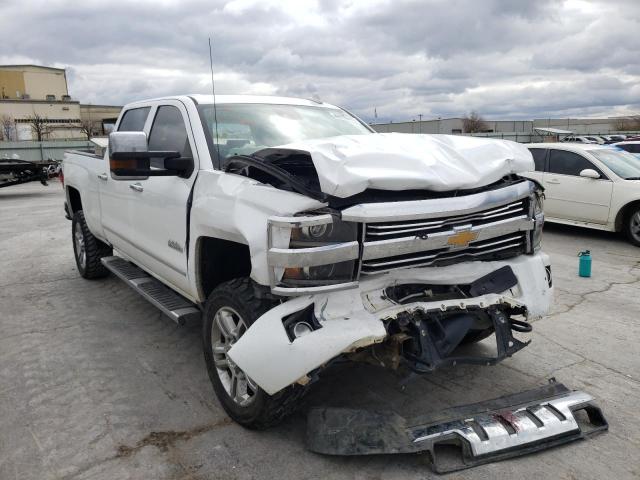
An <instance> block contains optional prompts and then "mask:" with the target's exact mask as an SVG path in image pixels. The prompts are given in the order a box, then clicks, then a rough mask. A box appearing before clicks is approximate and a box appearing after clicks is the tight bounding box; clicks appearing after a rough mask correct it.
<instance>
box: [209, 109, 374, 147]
mask: <svg viewBox="0 0 640 480" xmlns="http://www.w3.org/2000/svg"><path fill="white" fill-rule="evenodd" d="M199 108H200V111H201V113H202V117H203V119H204V128H205V129H206V130H208V131H209V133H210V134H211V138H212V139H213V143H214V146H213V148H214V150H217V149H218V148H219V150H220V156H221V157H222V158H223V159H224V158H227V157H229V156H231V155H250V154H252V153H254V152H256V151H258V150H262V149H263V148H268V147H276V146H279V145H286V144H288V143H293V142H298V141H301V140H310V139H314V138H326V137H334V136H338V135H363V134H369V133H372V132H371V130H370V129H369V128H368V127H367V126H365V125H363V124H362V123H361V122H360V121H359V120H357V119H356V118H354V117H353V116H351V115H350V114H348V113H347V112H345V111H344V110H339V109H335V108H327V107H309V106H302V105H271V104H244V103H235V104H221V105H217V106H216V112H215V116H217V119H218V132H217V137H218V139H219V143H220V145H219V147H218V146H217V145H216V127H215V122H214V118H215V116H214V109H213V105H200V106H199ZM215 153H217V152H212V157H215Z"/></svg>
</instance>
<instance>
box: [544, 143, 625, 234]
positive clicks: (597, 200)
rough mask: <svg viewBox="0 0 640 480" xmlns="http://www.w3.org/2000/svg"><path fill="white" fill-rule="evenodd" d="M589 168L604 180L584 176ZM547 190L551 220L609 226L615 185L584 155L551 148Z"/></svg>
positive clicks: (545, 180)
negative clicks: (583, 172)
mask: <svg viewBox="0 0 640 480" xmlns="http://www.w3.org/2000/svg"><path fill="white" fill-rule="evenodd" d="M588 168H591V169H593V170H595V171H596V172H598V173H599V174H600V178H599V179H593V178H585V177H581V176H580V172H581V171H582V170H585V169H588ZM544 187H545V189H546V190H545V197H546V198H545V202H544V209H545V213H546V214H547V215H548V216H549V217H553V218H562V219H568V220H577V221H581V222H590V223H600V224H604V223H607V219H608V218H609V208H610V205H611V192H612V191H613V182H612V181H611V180H609V179H608V178H607V177H606V175H605V174H604V173H603V172H602V171H601V170H600V169H599V168H598V167H596V166H595V165H594V164H593V163H592V162H591V161H589V160H588V159H587V158H585V157H583V156H582V155H580V154H578V153H575V152H569V151H567V150H559V149H550V151H549V168H548V170H547V172H545V174H544Z"/></svg>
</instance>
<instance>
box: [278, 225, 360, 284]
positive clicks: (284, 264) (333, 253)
mask: <svg viewBox="0 0 640 480" xmlns="http://www.w3.org/2000/svg"><path fill="white" fill-rule="evenodd" d="M269 223H270V242H271V246H270V248H269V252H268V261H269V267H270V269H272V270H271V274H272V289H273V290H274V292H277V293H283V294H286V293H287V292H291V293H296V294H297V293H304V292H305V291H308V292H314V291H322V290H329V289H330V290H336V289H339V288H347V287H350V286H353V285H354V283H353V282H354V280H355V275H356V272H357V263H358V257H359V246H358V240H357V238H358V225H357V224H356V223H352V222H343V221H342V220H340V219H339V218H338V217H337V216H332V215H329V214H326V215H318V216H309V217H291V218H272V219H270V221H269ZM283 229H286V231H287V235H286V236H287V237H288V242H287V241H285V239H284V238H283ZM278 237H279V238H280V240H279V244H280V247H279V246H278V245H275V243H274V241H275V240H276V239H277V238H278Z"/></svg>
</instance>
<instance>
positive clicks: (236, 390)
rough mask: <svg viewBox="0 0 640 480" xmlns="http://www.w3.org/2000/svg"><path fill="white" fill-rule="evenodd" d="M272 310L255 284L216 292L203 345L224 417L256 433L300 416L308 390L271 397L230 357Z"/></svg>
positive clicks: (291, 389)
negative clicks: (299, 408) (233, 348)
mask: <svg viewBox="0 0 640 480" xmlns="http://www.w3.org/2000/svg"><path fill="white" fill-rule="evenodd" d="M273 306H274V304H273V302H270V301H267V300H264V299H259V298H256V297H255V295H254V293H253V287H252V285H251V280H250V279H248V278H240V279H235V280H231V281H229V282H226V283H222V284H221V285H219V286H218V287H216V288H215V289H214V290H213V292H211V294H210V295H209V298H208V299H207V302H206V304H205V309H204V316H203V325H202V344H203V348H204V358H205V362H206V364H207V371H208V373H209V378H210V379H211V384H212V385H213V390H214V392H215V393H216V396H217V397H218V400H219V401H220V404H221V405H222V408H224V410H225V412H227V414H228V415H229V416H230V417H231V418H232V419H233V420H234V421H236V422H237V423H239V424H240V425H242V426H244V427H247V428H251V429H265V428H269V427H272V426H274V425H276V424H278V423H280V422H281V421H282V420H283V419H284V418H285V417H286V416H288V415H290V414H291V413H293V412H294V411H295V410H296V408H297V406H298V403H299V402H298V401H299V400H300V399H301V398H302V396H303V395H304V393H305V390H306V389H305V388H304V387H303V386H301V385H298V384H295V385H290V386H288V387H286V388H284V389H283V390H281V391H279V392H277V393H276V394H275V395H269V394H268V393H266V392H265V391H264V390H262V389H261V388H260V387H259V386H258V385H257V384H255V382H253V380H251V379H250V378H249V377H248V376H247V375H245V374H244V372H243V371H242V370H241V369H240V368H239V367H238V366H237V365H235V364H234V363H233V362H232V361H231V359H230V358H229V357H228V355H227V352H228V350H229V349H230V348H231V346H232V345H233V344H234V343H235V342H236V341H237V340H238V339H239V338H240V337H241V336H242V335H243V334H244V332H245V331H246V330H247V329H248V328H249V327H250V326H251V325H252V324H253V322H255V321H256V320H257V319H258V318H259V317H260V316H261V315H262V314H263V313H265V312H267V311H268V310H270V309H271V308H273ZM267 361H268V360H267Z"/></svg>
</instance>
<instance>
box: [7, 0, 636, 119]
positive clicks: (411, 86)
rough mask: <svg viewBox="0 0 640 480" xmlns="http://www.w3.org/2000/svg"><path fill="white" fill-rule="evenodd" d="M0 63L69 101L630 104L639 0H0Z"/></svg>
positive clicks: (494, 115) (473, 106)
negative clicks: (55, 75)
mask: <svg viewBox="0 0 640 480" xmlns="http://www.w3.org/2000/svg"><path fill="white" fill-rule="evenodd" d="M0 32H1V33H0V64H20V63H36V64H43V65H48V66H55V67H64V68H66V69H67V76H68V80H69V89H70V93H71V95H72V96H73V97H74V98H76V99H79V100H81V101H82V102H83V103H89V102H91V103H95V104H123V103H126V102H128V101H131V100H139V99H142V98H149V97H155V96H161V95H171V94H180V93H208V92H210V88H211V86H210V74H209V56H208V45H207V38H208V37H209V36H211V38H212V42H213V49H214V69H215V80H216V88H217V93H258V94H280V95H292V96H302V97H312V96H317V97H319V98H321V99H322V100H326V101H329V102H332V103H337V104H340V105H342V106H344V107H347V108H349V109H351V110H352V111H354V112H355V113H357V114H359V115H360V116H362V117H363V118H365V119H367V120H369V121H372V120H374V118H373V117H374V109H376V110H377V114H378V121H387V120H393V121H402V120H410V119H412V118H417V116H418V114H422V115H423V118H436V117H439V116H440V117H443V118H444V117H450V116H461V115H463V114H465V113H466V112H469V111H471V110H475V111H478V112H480V113H481V114H482V115H483V116H484V117H486V118H489V119H499V118H510V119H525V118H532V117H534V118H548V117H551V118H553V117H565V116H611V115H620V114H622V115H628V114H640V34H639V32H640V0H626V1H625V0H620V1H613V0H609V1H607V0H602V1H595V0H593V1H591V0H589V1H586V0H566V1H561V0H553V1H546V0H526V1H525V0H523V1H518V0H423V1H409V0H362V1H361V0H342V1H341V0H315V1H313V0H309V1H305V0H290V1H284V0H281V1H276V0H261V1H258V0H230V1H215V0H189V1H187V0H184V1H177V0H176V1H167V0H136V1H131V2H128V1H121V0H107V1H105V0H99V1H91V0H85V1H83V2H76V1H60V0H47V1H36V0H15V1H14V0H0Z"/></svg>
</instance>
